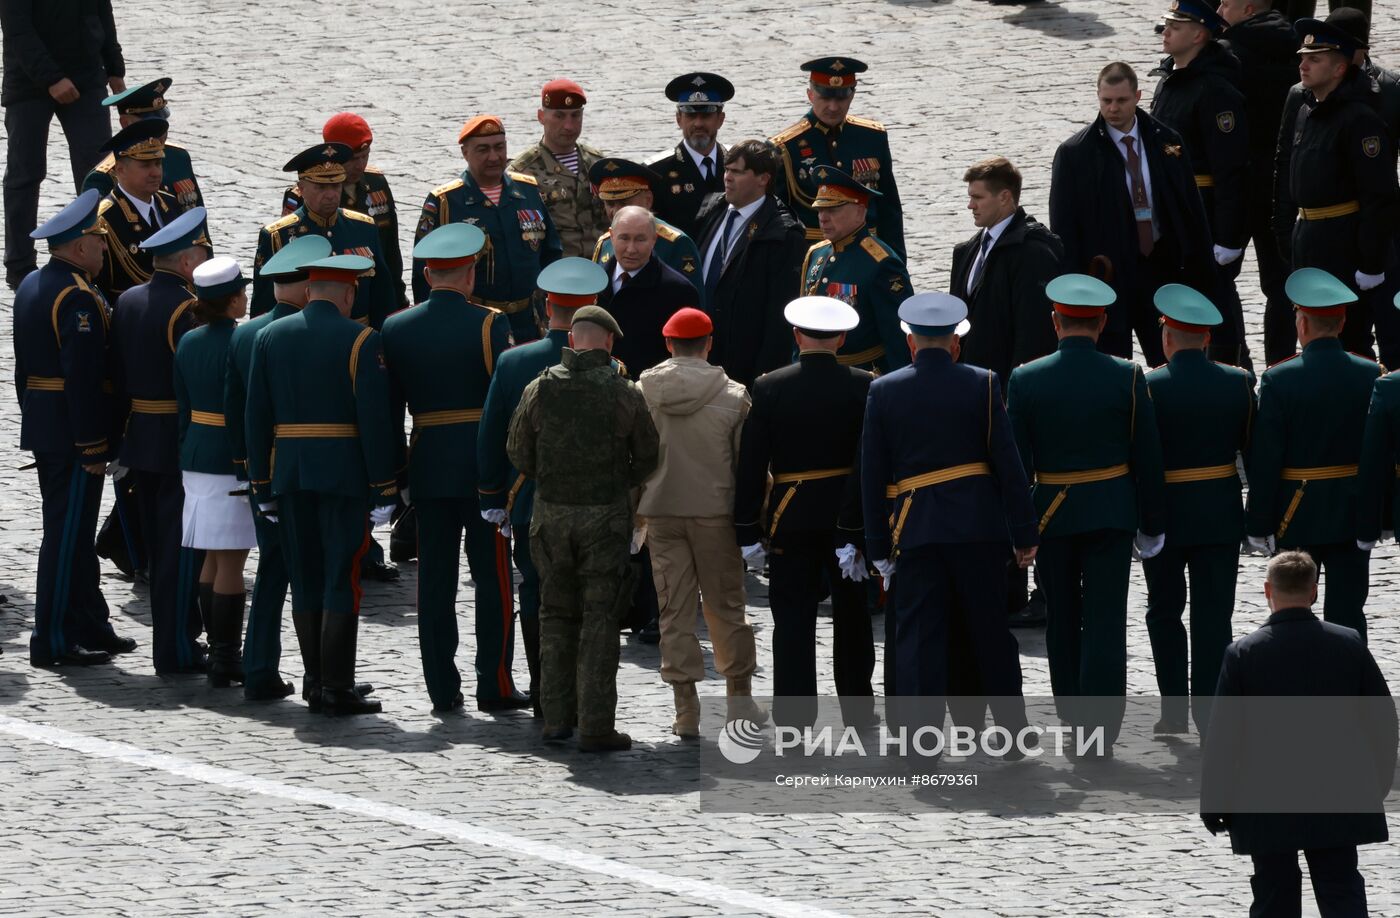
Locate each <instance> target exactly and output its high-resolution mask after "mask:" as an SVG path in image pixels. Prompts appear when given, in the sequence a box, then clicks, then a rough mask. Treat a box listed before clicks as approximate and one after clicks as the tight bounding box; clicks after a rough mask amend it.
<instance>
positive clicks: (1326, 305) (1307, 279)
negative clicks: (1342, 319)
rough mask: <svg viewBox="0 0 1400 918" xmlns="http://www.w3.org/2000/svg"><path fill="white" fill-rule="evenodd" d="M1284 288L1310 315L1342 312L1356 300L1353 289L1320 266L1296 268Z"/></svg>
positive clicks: (1291, 298) (1330, 314)
mask: <svg viewBox="0 0 1400 918" xmlns="http://www.w3.org/2000/svg"><path fill="white" fill-rule="evenodd" d="M1283 290H1284V292H1285V293H1287V294H1288V299H1289V302H1291V303H1292V304H1293V305H1294V306H1297V307H1298V308H1299V309H1301V310H1303V312H1305V313H1307V314H1308V315H1310V316H1321V317H1324V318H1325V317H1327V316H1344V315H1346V314H1347V306H1348V305H1350V304H1352V303H1355V302H1356V301H1357V296H1356V293H1355V291H1353V290H1352V289H1351V288H1350V287H1348V286H1347V285H1346V284H1344V283H1342V282H1341V281H1339V280H1337V278H1336V277H1335V276H1333V275H1331V274H1328V273H1327V272H1326V271H1324V270H1322V269H1321V268H1299V269H1298V270H1297V271H1294V272H1293V273H1292V274H1290V275H1288V280H1287V281H1285V282H1284V285H1283Z"/></svg>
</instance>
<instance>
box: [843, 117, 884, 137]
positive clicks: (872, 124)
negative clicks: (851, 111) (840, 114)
mask: <svg viewBox="0 0 1400 918" xmlns="http://www.w3.org/2000/svg"><path fill="white" fill-rule="evenodd" d="M846 123H847V124H854V125H855V126H856V127H863V128H870V129H871V130H872V131H879V132H880V133H881V134H883V133H885V126H884V125H883V124H881V123H880V122H878V121H872V120H871V119H869V118H862V117H860V116H859V115H847V116H846Z"/></svg>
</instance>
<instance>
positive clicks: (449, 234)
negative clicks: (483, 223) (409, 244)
mask: <svg viewBox="0 0 1400 918" xmlns="http://www.w3.org/2000/svg"><path fill="white" fill-rule="evenodd" d="M485 247H486V233H485V232H483V231H482V229H481V227H479V226H476V225H474V224H471V223H449V224H448V225H447V226H439V227H438V228H437V229H435V230H433V231H432V232H431V233H429V234H428V235H426V236H424V237H423V238H422V239H420V240H419V241H418V244H417V245H415V246H414V247H413V257H414V258H417V259H421V260H423V261H425V262H427V264H428V267H429V268H432V269H433V270H435V271H450V270H452V269H453V268H461V267H464V266H466V265H469V264H471V263H472V262H474V261H476V256H477V253H478V252H480V251H481V250H482V249H483V248H485Z"/></svg>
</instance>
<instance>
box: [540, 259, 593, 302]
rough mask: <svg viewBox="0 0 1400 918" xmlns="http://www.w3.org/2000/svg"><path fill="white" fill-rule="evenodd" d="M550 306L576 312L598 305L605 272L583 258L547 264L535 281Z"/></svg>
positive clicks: (560, 260)
mask: <svg viewBox="0 0 1400 918" xmlns="http://www.w3.org/2000/svg"><path fill="white" fill-rule="evenodd" d="M535 283H536V284H537V285H539V288H540V289H541V290H543V291H544V293H545V298H546V299H547V300H548V301H549V303H550V305H553V306H558V307H560V308H561V309H578V308H579V307H580V306H591V305H593V304H594V303H596V302H598V294H599V293H601V292H602V291H603V288H604V287H606V286H607V285H608V272H607V271H606V270H604V269H603V267H602V265H598V264H595V263H594V262H591V261H589V260H588V259H587V258H579V257H578V256H576V255H574V256H570V257H568V258H561V259H559V260H558V261H554V262H550V264H549V266H548V267H546V268H545V269H544V270H543V271H541V272H540V276H539V277H538V278H537V279H536V280H535Z"/></svg>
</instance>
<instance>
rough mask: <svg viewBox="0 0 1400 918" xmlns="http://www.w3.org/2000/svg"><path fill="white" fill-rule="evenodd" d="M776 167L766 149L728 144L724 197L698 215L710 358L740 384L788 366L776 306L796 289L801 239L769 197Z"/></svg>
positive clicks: (783, 324)
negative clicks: (711, 342) (711, 327)
mask: <svg viewBox="0 0 1400 918" xmlns="http://www.w3.org/2000/svg"><path fill="white" fill-rule="evenodd" d="M781 168H782V163H781V161H780V160H779V158H778V153H777V150H775V149H774V148H773V146H772V145H771V144H769V143H766V142H765V141H762V140H745V141H742V142H740V143H737V144H735V145H734V146H732V147H730V148H729V150H728V152H727V153H725V157H724V194H723V195H717V196H715V197H713V198H711V199H710V200H708V201H706V202H705V206H704V207H703V208H702V209H701V211H700V225H701V226H702V227H703V229H702V230H701V233H700V237H699V239H700V254H701V266H702V268H701V271H702V274H703V276H704V284H705V289H706V291H707V293H708V297H707V305H708V307H709V313H710V317H711V318H712V319H713V320H714V323H715V333H714V348H713V350H712V351H711V352H710V360H711V362H713V363H716V364H719V365H720V366H722V367H724V372H725V373H726V374H727V375H728V376H729V378H730V379H732V380H734V381H735V382H740V383H743V384H744V385H746V386H752V385H753V381H754V380H755V379H757V378H758V377H759V376H762V375H763V374H764V373H767V372H768V371H769V370H776V369H777V368H778V367H783V366H787V365H788V364H789V363H791V362H792V332H791V331H790V330H789V326H788V324H787V321H786V320H785V319H784V318H783V307H784V306H786V305H787V302H788V300H790V299H791V298H792V294H793V291H794V290H796V289H797V285H798V280H799V275H800V272H801V270H802V257H803V256H804V255H805V254H806V253H807V237H806V233H805V232H804V230H803V228H802V222H801V221H800V220H798V219H797V217H795V216H793V213H792V211H790V210H788V207H787V205H786V204H784V203H783V202H782V201H780V200H778V198H777V196H776V195H775V194H774V193H773V189H774V185H775V183H776V182H777V181H778V174H779V170H780V169H781Z"/></svg>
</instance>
